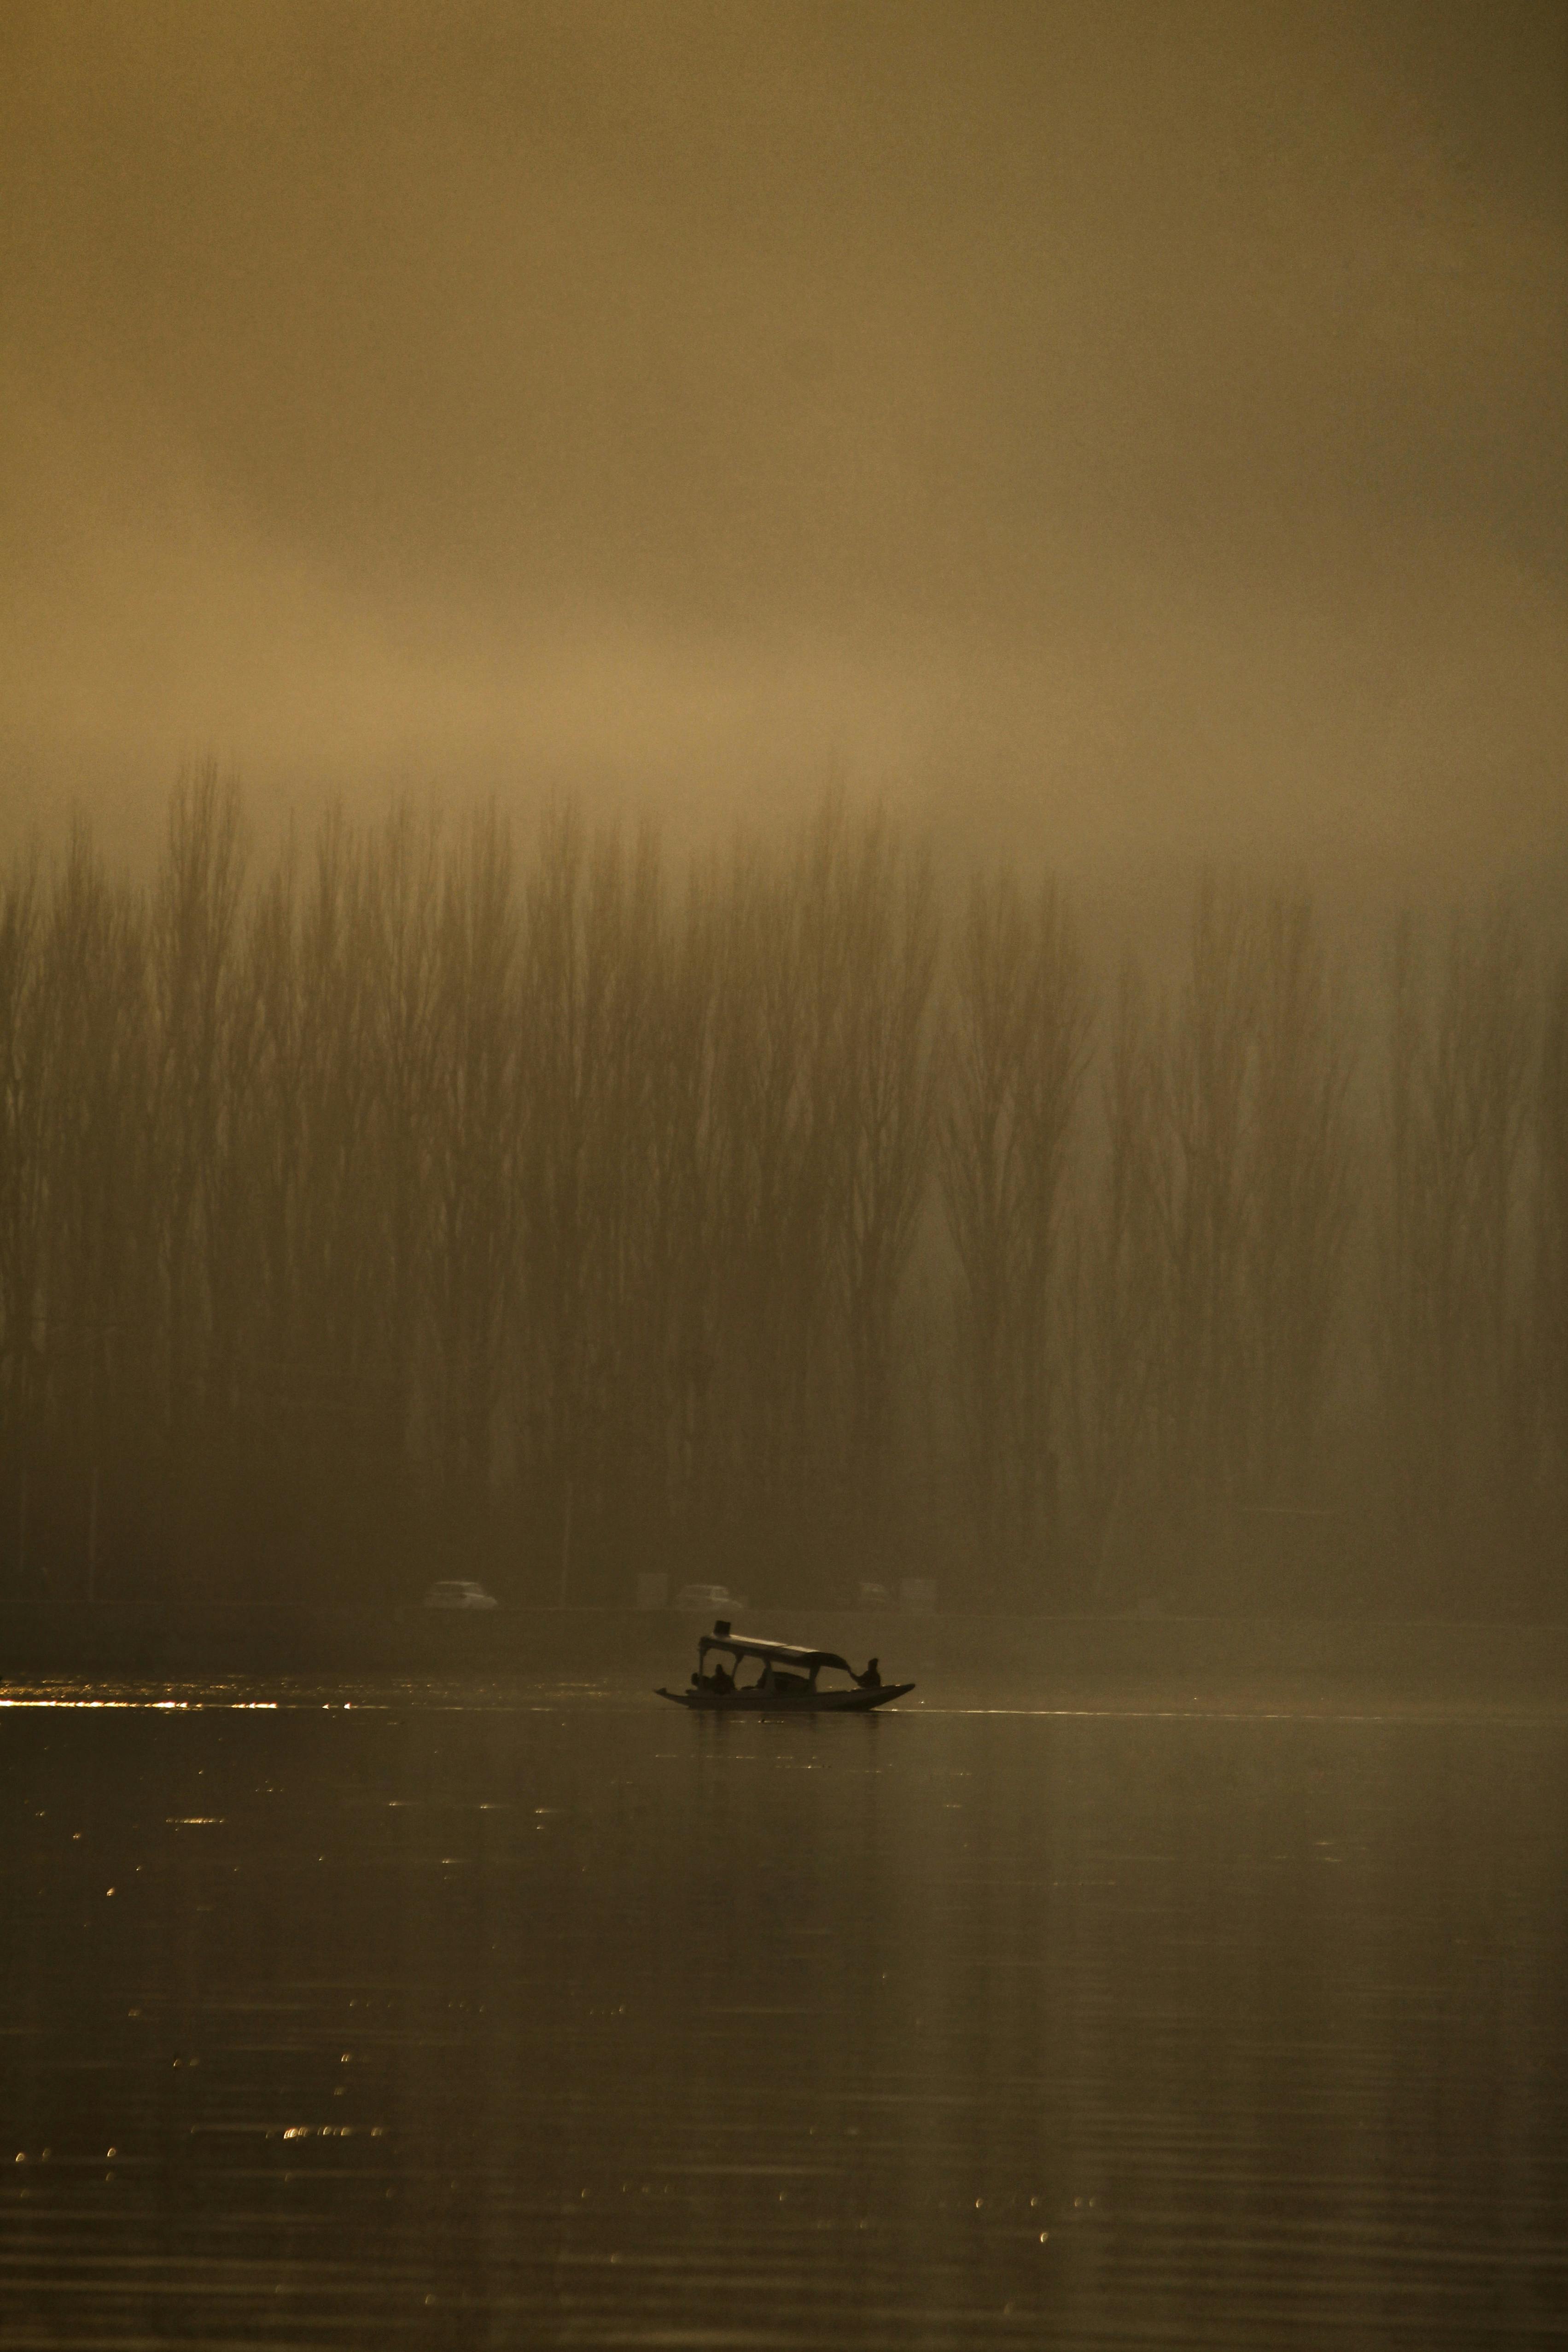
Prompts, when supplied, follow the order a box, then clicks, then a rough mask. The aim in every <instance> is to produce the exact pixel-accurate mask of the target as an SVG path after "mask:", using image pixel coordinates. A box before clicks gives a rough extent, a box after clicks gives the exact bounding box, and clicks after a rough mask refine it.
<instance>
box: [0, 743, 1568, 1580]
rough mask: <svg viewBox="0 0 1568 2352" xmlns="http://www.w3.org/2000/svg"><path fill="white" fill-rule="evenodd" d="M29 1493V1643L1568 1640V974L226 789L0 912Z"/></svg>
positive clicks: (4, 903)
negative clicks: (1500, 1636) (153, 1597)
mask: <svg viewBox="0 0 1568 2352" xmlns="http://www.w3.org/2000/svg"><path fill="white" fill-rule="evenodd" d="M0 1436H3V1441H4V1457H3V1465H0V1578H4V1580H5V1584H4V1589H5V1591H9V1592H10V1593H11V1594H12V1595H13V1596H20V1595H23V1594H37V1593H39V1592H42V1591H51V1592H54V1593H56V1594H58V1595H62V1596H76V1595H79V1594H81V1593H83V1592H84V1591H87V1590H88V1589H89V1584H90V1586H91V1588H92V1589H93V1590H95V1591H98V1592H99V1593H100V1594H101V1593H105V1592H109V1593H121V1594H127V1595H129V1594H138V1593H141V1594H153V1593H160V1592H173V1591H205V1592H206V1593H208V1594H211V1595H214V1596H230V1597H234V1598H252V1599H255V1598H267V1597H272V1596H280V1595H284V1594H292V1595H299V1596H314V1597H317V1598H321V1599H325V1600H341V1601H349V1600H355V1599H359V1600H364V1599H372V1598H374V1599H377V1600H379V1601H388V1600H391V1599H393V1598H395V1597H396V1596H398V1595H406V1594H408V1593H410V1592H412V1591H417V1590H418V1588H419V1587H420V1586H421V1585H422V1584H423V1582H424V1581H425V1580H426V1579H427V1578H429V1577H430V1576H432V1575H434V1574H436V1573H438V1572H439V1571H440V1570H442V1569H445V1568H449V1567H453V1568H455V1567H457V1566H459V1565H460V1564H462V1563H464V1562H473V1563H475V1564H476V1565H477V1566H478V1567H479V1570H480V1571H481V1572H482V1573H484V1574H485V1575H486V1576H487V1577H489V1579H491V1580H493V1581H494V1582H495V1583H496V1584H497V1585H498V1587H499V1588H500V1590H501V1591H503V1593H504V1595H505V1596H506V1597H507V1598H508V1599H510V1600H514V1601H540V1602H556V1601H563V1600H565V1601H606V1600H612V1601H623V1600H625V1599H626V1597H627V1595H628V1593H629V1591H630V1587H631V1580H632V1578H633V1576H634V1575H635V1574H636V1573H637V1570H641V1569H644V1568H647V1567H650V1566H651V1567H658V1568H663V1569H665V1570H668V1571H669V1572H670V1573H671V1574H672V1575H674V1576H675V1577H676V1578H677V1579H678V1580H679V1579H681V1578H683V1577H686V1576H710V1577H713V1578H715V1579H717V1580H722V1581H726V1582H730V1583H731V1584H734V1585H736V1586H744V1587H746V1588H747V1589H749V1590H751V1591H752V1592H753V1594H754V1595H755V1596H757V1597H760V1598H763V1599H767V1600H778V1601H783V1600H786V1599H791V1598H795V1599H799V1600H802V1601H805V1600H810V1601H816V1602H819V1603H827V1602H833V1601H850V1600H853V1598H854V1597H855V1591H856V1587H857V1585H858V1581H859V1580H860V1579H862V1578H863V1577H865V1576H867V1575H873V1576H875V1577H877V1578H878V1579H879V1580H893V1579H896V1578H897V1577H898V1576H899V1575H900V1574H901V1573H923V1574H927V1575H934V1576H936V1577H937V1578H938V1580H940V1582H941V1583H942V1587H943V1592H944V1600H945V1601H946V1602H947V1603H948V1604H949V1605H953V1606H963V1605H964V1604H965V1603H966V1602H967V1603H968V1604H969V1605H973V1606H986V1607H1011V1608H1040V1607H1051V1608H1063V1609H1066V1608H1073V1607H1082V1606H1092V1607H1118V1606H1126V1605H1129V1604H1130V1603H1131V1602H1132V1601H1134V1600H1137V1599H1140V1598H1146V1597H1148V1596H1151V1595H1152V1596H1155V1597H1157V1598H1158V1599H1159V1600H1161V1601H1163V1604H1164V1605H1166V1606H1168V1607H1178V1606H1184V1607H1193V1608H1202V1607H1226V1608H1251V1609H1259V1608H1284V1609H1313V1608H1321V1609H1330V1608H1333V1609H1342V1608H1346V1607H1353V1608H1389V1609H1430V1610H1444V1611H1447V1612H1456V1611H1457V1612H1464V1611H1467V1610H1473V1611H1476V1612H1484V1611H1488V1610H1492V1609H1508V1610H1515V1611H1521V1610H1542V1609H1551V1608H1561V1607H1562V1605H1563V1601H1564V1597H1565V1595H1564V1582H1565V1574H1568V1557H1565V1552H1568V1547H1565V1523H1568V967H1565V966H1564V965H1563V963H1562V962H1559V963H1558V964H1557V965H1556V966H1555V968H1554V969H1548V967H1547V965H1546V963H1545V961H1544V960H1543V959H1542V956H1541V955H1540V954H1539V953H1538V951H1537V947H1536V944H1535V943H1534V942H1533V941H1532V940H1531V938H1530V937H1529V936H1528V935H1527V933H1526V930H1525V928H1524V926H1523V924H1522V922H1521V919H1519V917H1518V916H1517V915H1516V914H1515V913H1514V912H1513V911H1512V910H1510V908H1508V907H1506V906H1499V907H1496V908H1492V909H1491V910H1489V911H1488V912H1485V913H1483V914H1480V915H1475V914H1468V915H1459V916H1456V917H1454V918H1453V919H1451V921H1450V922H1449V923H1448V925H1447V929H1442V928H1441V927H1440V926H1434V925H1432V924H1428V923H1426V922H1423V921H1420V920H1418V919H1415V918H1414V917H1412V918H1407V919H1405V920H1403V921H1402V922H1401V923H1400V924H1399V925H1398V926H1397V927H1396V928H1395V930H1394V935H1393V938H1392V940H1391V941H1390V943H1389V948H1388V954H1387V958H1386V965H1385V971H1384V984H1383V985H1382V986H1381V987H1378V986H1373V988H1371V989H1366V988H1363V989H1361V990H1359V991H1357V990H1356V989H1354V988H1353V987H1352V982H1351V978H1350V971H1349V967H1348V965H1347V963H1346V961H1345V960H1344V958H1343V957H1342V955H1341V953H1340V952H1339V950H1337V949H1336V947H1335V945H1334V943H1333V941H1332V940H1330V939H1328V938H1326V937H1325V936H1324V934H1323V931H1322V929H1321V925H1320V923H1319V921H1318V919H1317V918H1316V916H1315V914H1314V910H1313V908H1312V907H1311V904H1310V900H1309V899H1308V898H1307V897H1306V896H1305V894H1304V893H1302V892H1300V891H1299V890H1288V889H1287V890H1270V889H1263V888H1258V889H1255V888H1251V887H1244V886H1243V885H1242V884H1241V883H1239V882H1238V881H1237V880H1235V879H1226V878H1224V877H1207V878H1205V880H1204V881H1203V882H1202V883H1201V884H1200V886H1199V887H1198V889H1197V891H1196V893H1195V897H1194V905H1193V908H1192V915H1191V921H1190V925H1189V929H1188V935H1187V943H1186V950H1185V957H1184V964H1183V967H1182V969H1181V971H1179V972H1178V973H1177V974H1176V975H1175V976H1174V977H1173V979H1172V980H1171V981H1170V982H1162V981H1161V980H1160V978H1159V976H1158V975H1157V974H1152V973H1151V972H1150V971H1148V970H1146V969H1145V968H1143V966H1142V964H1141V963H1140V961H1138V959H1137V958H1136V957H1131V958H1129V959H1127V960H1126V961H1125V962H1124V964H1123V967H1122V969H1121V971H1120V972H1119V973H1118V974H1117V975H1116V976H1115V977H1114V979H1113V980H1111V981H1110V982H1109V983H1107V982H1101V981H1100V979H1099V978H1098V977H1097V965H1096V962H1095V960H1094V958H1093V957H1092V956H1091V955H1090V954H1089V953H1088V952H1086V949H1085V946H1084V943H1083V942H1082V940H1080V937H1079V933H1078V931H1077V930H1076V929H1075V926H1074V923H1073V921H1072V919H1071V916H1070V912H1069V909H1068V905H1067V902H1066V899H1065V898H1064V896H1063V893H1062V891H1061V889H1060V887H1059V886H1058V885H1057V884H1056V883H1055V882H1054V881H1052V880H1050V879H1049V878H1048V877H1047V878H1045V879H1044V880H1041V881H1038V882H1037V883H1035V884H1034V885H1032V886H1031V885H1027V884H1026V883H1025V882H1023V881H1021V880H1019V879H1018V878H1017V877H1014V876H1012V875H1006V874H1004V875H1000V876H990V877H974V878H973V881H972V883H971V884H970V885H969V887H968V888H967V890H966V891H963V892H961V893H960V894H959V902H958V904H957V906H956V908H954V909H953V910H952V912H951V913H949V912H948V911H947V910H946V909H945V908H944V905H943V901H942V893H941V892H940V891H939V888H938V885H937V881H936V878H935V876H934V874H933V870H932V867H931V861H930V858H929V856H928V855H927V853H926V852H925V850H924V848H923V847H922V845H921V844H920V843H919V842H918V841H914V840H912V839H910V837H908V836H907V835H905V834H904V833H902V832H901V831H900V828H899V827H898V826H897V825H896V824H894V823H893V822H892V821H891V820H890V819H889V817H888V816H887V815H886V814H881V813H878V812H872V813H869V814H864V813H858V812H856V811H854V810H852V809H851V808H850V807H848V806H847V804H846V803H844V802H843V801H842V800H841V799H829V800H827V801H826V802H825V803H823V805H822V806H821V807H820V808H819V809H818V810H817V811H816V814H815V815H814V816H813V817H812V818H811V819H810V821H809V822H808V823H807V824H805V825H804V826H802V827H801V829H800V830H799V832H798V833H797V834H796V835H795V836H794V837H793V838H792V839H790V840H788V841H786V842H784V844H782V845H774V846H764V845H763V844H762V843H761V842H759V841H756V840H749V841H748V840H741V841H738V842H737V843H736V844H735V845H733V846H732V847H731V850H730V851H729V852H727V853H725V854H713V855H710V856H705V857H702V858H700V859H698V860H696V861H695V862H694V863H693V864H692V866H690V868H689V871H688V872H686V873H684V874H682V875H680V876H678V877H671V876H670V875H669V874H668V871H667V869H666V867H665V865H664V863H663V859H662V856H661V852H660V846H659V844H658V840H657V838H656V837H655V836H654V835H651V834H647V833H645V834H644V835H641V836H640V837H638V838H637V840H636V841H635V842H632V843H629V844H628V843H627V842H626V840H625V839H623V838H622V837H621V836H620V835H618V834H616V832H614V831H613V830H612V831H608V832H600V833H596V834H595V833H592V832H590V830H589V829H588V828H587V827H586V825H585V824H584V821H583V819H582V817H581V816H580V814H578V813H577V812H576V811H575V810H574V808H572V807H570V806H565V807H561V808H557V809H555V810H553V811H552V812H551V813H550V814H547V815H546V817H545V818H544V819H543V821H542V823H541V824H540V826H539V828H538V830H537V832H536V834H535V835H533V837H532V838H531V841H529V842H528V843H526V844H525V845H521V847H520V845H518V843H517V842H516V841H514V839H513V837H512V835H511V834H510V831H509V829H508V827H507V825H506V824H505V823H504V822H503V821H502V820H501V818H500V816H499V815H498V814H496V813H495V812H494V811H491V810H479V811H477V812H475V813H474V814H471V815H469V816H468V817H467V818H466V819H464V820H462V821H460V822H458V823H455V824H450V825H446V826H443V825H441V824H437V822H436V821H435V819H434V818H431V817H428V816H425V815H422V814H418V813H416V812H415V811H413V810H411V809H409V808H407V807H401V808H397V809H395V810H393V811H392V812H391V813H390V814H387V815H386V816H384V818H382V819H380V820H378V821H375V822H373V823H370V824H353V823H351V822H350V821H349V820H348V819H347V818H346V817H344V816H343V815H342V814H336V813H334V814H328V815H327V816H325V817H324V818H323V819H322V820H321V822H320V824H318V825H317V826H316V827H315V829H314V831H313V833H312V834H311V835H310V837H309V838H308V839H304V838H300V836H298V835H293V834H290V835H289V837H288V838H287V839H286V840H285V841H284V843H283V844H282V845H281V846H280V848H279V850H278V852H277V854H276V855H274V856H271V857H270V858H269V859H268V860H267V861H266V862H265V863H263V864H261V865H259V866H258V864H257V863H256V861H255V860H254V858H253V857H252V856H251V854H250V852H249V848H248V845H247V827H246V824H245V819H244V812H243V809H242V807H241V805H240V803H239V801H238V799H237V794H236V793H235V792H234V791H233V790H232V789H230V788H229V787H227V786H226V785H225V784H223V783H222V782H220V780H219V779H218V778H217V776H216V773H214V772H212V771H210V770H208V771H204V772H201V773H199V774H197V775H195V776H193V777H191V778H188V779H187V780H186V781H185V782H183V783H182V785H181V786H180V787H179V789H178V790H177V791H176V793H174V797H173V800H172V803H171V806H170V813H169V823H168V828H167V833H166V836H165V840H164V844H163V854H162V856H161V859H160V861H159V864H158V867H157V871H156V873H155V875H154V877H153V880H152V882H151V884H150V886H149V887H146V888H144V889H138V888H135V887H132V885H131V884H130V883H129V882H128V881H127V880H124V879H121V878H120V877H115V876H113V875H111V874H110V873H109V872H108V871H107V870H106V869H105V867H104V865H103V863H102V860H101V858H100V856H99V854H98V852H97V851H96V849H95V847H94V845H93V842H92V840H91V838H90V836H89V834H88V833H87V832H86V831H85V830H84V829H82V828H80V827H79V828H77V829H76V830H75V831H73V833H72V834H71V835H70V838H69V840H68V843H67V845H66V846H65V848H64V850H63V851H62V853H61V854H60V856H58V860H57V861H56V862H55V863H54V864H53V865H52V866H46V865H45V863H44V862H43V861H42V860H41V859H40V858H38V857H37V856H22V857H19V858H18V859H16V861H14V863H13V865H12V866H11V868H10V870H9V872H8V873H7V874H6V875H5V878H4V884H3V887H0Z"/></svg>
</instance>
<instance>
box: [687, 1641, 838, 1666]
mask: <svg viewBox="0 0 1568 2352" xmlns="http://www.w3.org/2000/svg"><path fill="white" fill-rule="evenodd" d="M710 1650H728V1651H730V1652H731V1654H732V1655H734V1656H735V1657H737V1658H767V1659H770V1660H771V1661H772V1663H773V1664H774V1665H777V1666H797V1667H799V1668H800V1669H801V1671H802V1672H803V1673H805V1674H812V1673H814V1672H815V1671H816V1668H817V1667H819V1666H842V1667H843V1669H844V1672H845V1673H846V1674H847V1675H853V1673H854V1672H855V1669H854V1667H853V1666H852V1665H851V1664H850V1663H849V1661H848V1659H847V1658H841V1657H840V1656H839V1654H838V1653H837V1650H802V1649H797V1648H796V1647H795V1643H793V1642H755V1641H753V1640H752V1637H751V1635H750V1634H749V1633H704V1634H703V1636H702V1639H701V1640H700V1642H699V1643H698V1644H697V1655H698V1659H699V1662H700V1661H701V1660H702V1659H703V1658H705V1657H706V1656H707V1655H708V1653H709V1651H710Z"/></svg>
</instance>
